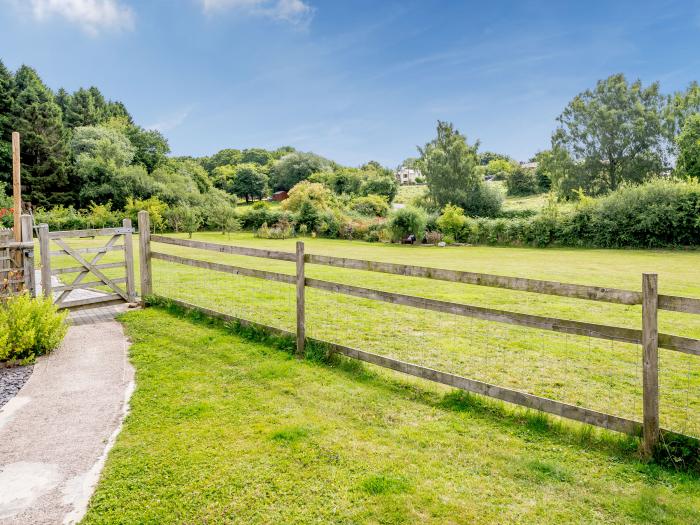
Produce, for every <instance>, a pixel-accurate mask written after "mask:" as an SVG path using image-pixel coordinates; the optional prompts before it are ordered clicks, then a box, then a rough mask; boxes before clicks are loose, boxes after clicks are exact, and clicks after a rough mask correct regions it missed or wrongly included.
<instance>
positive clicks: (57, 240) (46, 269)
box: [39, 219, 136, 309]
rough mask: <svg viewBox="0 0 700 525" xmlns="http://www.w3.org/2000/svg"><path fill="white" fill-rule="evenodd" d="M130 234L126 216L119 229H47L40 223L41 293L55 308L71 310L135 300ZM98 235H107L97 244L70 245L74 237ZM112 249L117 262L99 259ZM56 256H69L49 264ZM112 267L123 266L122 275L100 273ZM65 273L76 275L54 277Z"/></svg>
mask: <svg viewBox="0 0 700 525" xmlns="http://www.w3.org/2000/svg"><path fill="white" fill-rule="evenodd" d="M133 233H134V229H133V228H132V227H131V220H129V219H124V222H123V225H122V227H121V228H99V229H92V230H73V231H55V232H50V231H49V227H48V225H46V224H41V225H40V226H39V248H40V250H41V285H42V290H43V293H44V296H46V297H53V298H54V304H55V305H56V306H58V307H59V308H73V309H76V308H92V307H99V306H107V305H111V304H119V303H133V302H134V301H136V288H135V284H134V283H135V281H134V249H133V245H132V234H133ZM99 237H108V240H107V241H106V242H105V243H104V244H101V245H99V244H97V243H91V245H90V246H76V245H75V243H73V245H71V244H70V243H71V242H72V241H75V240H77V239H86V238H92V239H94V240H96V239H98V238H99ZM96 244H97V245H96ZM55 248H57V249H55ZM112 252H118V253H117V255H120V253H121V256H120V257H119V259H120V260H119V261H110V262H101V261H102V259H104V258H105V256H107V254H110V253H112ZM119 252H120V253H119ZM92 254H94V255H92ZM56 257H62V258H64V259H65V258H68V257H70V260H71V265H69V266H65V265H61V266H60V267H58V265H56V267H53V266H52V264H51V263H52V260H55V259H54V258H56ZM111 259H113V258H111ZM108 260H109V259H108ZM74 263H77V265H75V264H74ZM116 268H123V269H124V276H123V277H107V276H106V275H105V274H104V273H103V270H109V269H116ZM66 274H76V275H75V277H73V278H72V280H70V282H60V281H57V279H56V277H55V276H57V275H66ZM52 278H53V279H54V281H53V282H52ZM88 278H90V280H88ZM95 279H96V280H95ZM98 287H99V288H105V287H106V288H107V289H108V291H106V292H105V291H101V290H97V289H96V288H98ZM76 296H77V297H76Z"/></svg>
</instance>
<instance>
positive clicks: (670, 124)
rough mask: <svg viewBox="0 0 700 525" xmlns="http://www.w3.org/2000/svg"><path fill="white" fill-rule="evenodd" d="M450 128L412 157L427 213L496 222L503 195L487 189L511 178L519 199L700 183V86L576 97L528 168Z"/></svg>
mask: <svg viewBox="0 0 700 525" xmlns="http://www.w3.org/2000/svg"><path fill="white" fill-rule="evenodd" d="M478 148H479V142H478V141H475V142H474V143H473V144H471V145H470V144H469V143H468V142H467V139H466V137H465V136H464V135H462V134H461V133H460V132H459V131H457V130H456V129H455V127H454V126H453V125H452V124H451V123H448V122H438V126H437V136H436V138H435V139H433V140H432V141H431V142H429V143H428V144H426V145H425V146H423V147H419V148H418V151H419V153H420V158H417V159H410V162H411V164H412V165H415V166H417V167H419V168H420V169H421V170H422V173H423V175H424V176H425V177H426V180H427V184H428V189H429V192H428V197H427V202H426V203H425V204H426V206H427V207H431V206H432V207H434V208H436V209H442V208H443V207H444V206H446V205H448V204H454V205H457V206H459V207H460V208H462V209H463V210H464V211H466V212H467V214H468V215H472V216H486V217H489V216H490V217H494V216H496V215H498V212H499V210H500V200H501V196H500V194H499V192H498V191H496V190H495V189H494V188H493V187H489V185H487V184H485V182H484V181H485V180H488V179H490V178H496V179H499V178H501V179H504V180H505V181H506V186H507V189H508V193H509V194H512V195H519V194H528V193H536V192H538V191H543V192H546V191H550V190H552V191H554V192H555V193H556V194H557V195H558V196H559V197H560V198H563V199H572V198H574V199H578V198H580V197H581V196H583V195H586V196H589V197H590V196H593V197H595V196H601V195H605V194H607V193H609V192H613V191H615V190H617V189H618V188H620V187H621V186H622V185H624V184H640V183H644V182H647V181H651V180H654V179H656V178H659V177H666V178H669V179H674V180H692V179H698V178H700V86H699V85H698V83H697V82H692V83H691V84H690V85H689V86H688V88H687V89H686V90H685V91H681V92H677V93H673V94H666V95H664V94H662V93H661V89H660V86H659V83H658V82H654V83H652V84H650V85H649V86H646V87H645V86H643V85H642V83H641V81H639V80H637V81H635V82H628V81H627V79H626V78H625V76H624V75H622V74H617V75H612V76H610V77H609V78H607V79H604V80H601V81H599V82H597V84H596V86H595V88H593V89H588V90H585V91H584V92H582V93H580V94H578V95H576V96H575V97H574V98H573V99H572V100H571V102H569V104H568V105H567V106H566V107H565V108H564V110H563V111H562V113H561V114H560V115H559V117H558V118H557V127H556V129H555V131H554V132H553V134H552V139H551V148H550V149H548V150H545V151H541V152H539V153H537V154H536V155H535V156H534V157H533V158H531V159H530V161H532V162H535V163H536V164H537V167H536V168H535V169H531V170H528V169H526V168H524V167H523V166H521V165H520V164H519V163H517V162H515V161H514V160H513V159H511V158H509V157H508V156H507V155H502V154H497V153H493V152H484V153H480V152H479V151H478Z"/></svg>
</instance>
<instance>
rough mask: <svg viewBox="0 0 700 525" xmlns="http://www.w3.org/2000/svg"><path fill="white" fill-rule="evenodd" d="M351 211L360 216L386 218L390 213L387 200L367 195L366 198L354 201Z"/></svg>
mask: <svg viewBox="0 0 700 525" xmlns="http://www.w3.org/2000/svg"><path fill="white" fill-rule="evenodd" d="M350 209H351V210H353V211H355V212H357V213H359V214H360V215H368V216H370V217H386V216H387V214H388V213H389V204H388V203H387V202H386V199H384V198H382V197H380V196H379V195H367V196H366V197H357V198H356V199H353V200H352V202H351V203H350Z"/></svg>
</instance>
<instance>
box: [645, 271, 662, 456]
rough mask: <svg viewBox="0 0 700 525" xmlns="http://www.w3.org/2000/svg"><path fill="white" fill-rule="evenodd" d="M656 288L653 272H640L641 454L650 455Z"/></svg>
mask: <svg viewBox="0 0 700 525" xmlns="http://www.w3.org/2000/svg"><path fill="white" fill-rule="evenodd" d="M658 303H659V288H658V280H657V275H656V274H655V273H645V274H642V349H643V353H644V354H643V355H644V358H643V387H644V394H643V396H644V397H643V401H644V409H643V410H644V420H643V423H644V440H643V442H642V454H643V455H644V457H645V458H651V456H652V455H653V453H654V449H655V448H656V444H657V443H658V441H659V329H658Z"/></svg>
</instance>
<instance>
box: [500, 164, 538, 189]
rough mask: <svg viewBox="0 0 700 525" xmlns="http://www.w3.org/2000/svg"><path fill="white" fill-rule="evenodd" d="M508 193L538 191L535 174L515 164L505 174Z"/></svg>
mask: <svg viewBox="0 0 700 525" xmlns="http://www.w3.org/2000/svg"><path fill="white" fill-rule="evenodd" d="M506 189H507V192H508V195H533V194H535V193H537V191H538V183H537V174H536V173H535V171H534V170H526V169H523V168H522V167H521V166H517V167H516V168H514V169H513V170H512V171H511V172H509V173H508V174H507V175H506Z"/></svg>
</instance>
